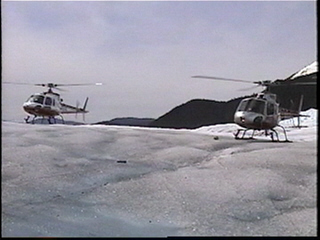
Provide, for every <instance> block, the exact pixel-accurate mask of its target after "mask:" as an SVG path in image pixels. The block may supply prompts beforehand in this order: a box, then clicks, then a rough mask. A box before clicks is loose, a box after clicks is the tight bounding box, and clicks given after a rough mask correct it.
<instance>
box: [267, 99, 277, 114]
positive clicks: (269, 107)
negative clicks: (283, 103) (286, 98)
mask: <svg viewBox="0 0 320 240" xmlns="http://www.w3.org/2000/svg"><path fill="white" fill-rule="evenodd" d="M274 113H275V105H274V103H270V102H268V104H267V115H273V114H274Z"/></svg>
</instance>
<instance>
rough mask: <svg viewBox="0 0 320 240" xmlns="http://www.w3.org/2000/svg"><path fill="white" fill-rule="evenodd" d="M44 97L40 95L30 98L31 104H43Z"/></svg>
mask: <svg viewBox="0 0 320 240" xmlns="http://www.w3.org/2000/svg"><path fill="white" fill-rule="evenodd" d="M43 100H44V97H43V96H42V95H33V96H31V97H30V101H31V102H35V103H40V104H43Z"/></svg>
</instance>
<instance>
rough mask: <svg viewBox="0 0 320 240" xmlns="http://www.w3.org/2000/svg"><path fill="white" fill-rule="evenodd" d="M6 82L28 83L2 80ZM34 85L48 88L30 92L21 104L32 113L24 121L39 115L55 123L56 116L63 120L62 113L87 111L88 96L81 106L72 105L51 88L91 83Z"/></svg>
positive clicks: (50, 122)
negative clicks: (38, 91) (44, 90)
mask: <svg viewBox="0 0 320 240" xmlns="http://www.w3.org/2000/svg"><path fill="white" fill-rule="evenodd" d="M4 83H6V84H19V85H29V84H27V83H12V82H4ZM32 85H35V86H41V87H47V88H48V90H47V91H46V92H42V93H34V94H32V95H31V96H30V97H29V98H28V99H27V100H26V101H25V102H24V103H23V105H22V107H23V109H24V111H25V112H27V113H28V114H30V115H33V119H32V120H31V121H30V115H28V116H27V117H26V118H25V119H24V120H25V122H26V123H32V124H33V123H35V120H36V119H37V118H39V117H42V121H43V119H45V118H47V120H48V122H49V124H52V123H56V117H60V118H61V120H62V122H63V123H65V122H64V119H63V116H62V114H77V113H83V114H85V113H88V110H86V106H87V103H88V99H89V98H88V97H87V98H86V100H85V102H84V105H83V107H82V108H81V107H79V106H72V105H68V104H66V103H63V99H62V98H61V97H60V94H58V93H56V92H53V91H52V89H57V90H62V89H60V88H58V87H59V86H84V85H93V84H54V83H46V84H43V83H41V84H32ZM94 85H102V84H101V83H94Z"/></svg>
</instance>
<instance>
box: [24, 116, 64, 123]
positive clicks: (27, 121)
mask: <svg viewBox="0 0 320 240" xmlns="http://www.w3.org/2000/svg"><path fill="white" fill-rule="evenodd" d="M59 117H60V118H61V120H62V123H63V124H65V122H64V119H63V117H62V115H59ZM37 118H40V116H37V115H35V116H34V117H33V119H32V120H31V121H29V119H30V116H27V117H25V118H24V120H25V122H26V123H31V124H34V123H35V120H36V119H37ZM44 119H45V116H42V119H41V123H43V120H44ZM47 120H48V123H49V124H53V123H57V119H56V118H55V117H54V116H49V117H48V118H47Z"/></svg>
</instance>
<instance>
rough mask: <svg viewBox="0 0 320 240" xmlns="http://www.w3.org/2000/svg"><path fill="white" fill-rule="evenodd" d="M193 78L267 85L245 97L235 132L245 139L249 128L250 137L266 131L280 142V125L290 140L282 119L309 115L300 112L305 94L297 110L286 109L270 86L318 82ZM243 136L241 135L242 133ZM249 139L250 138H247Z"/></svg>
mask: <svg viewBox="0 0 320 240" xmlns="http://www.w3.org/2000/svg"><path fill="white" fill-rule="evenodd" d="M192 77H193V78H204V79H214V80H225V81H234V82H244V83H251V84H252V83H254V84H258V85H260V86H264V87H266V89H265V90H264V91H262V92H261V93H259V94H257V95H256V96H254V97H249V98H245V99H243V100H242V101H241V102H240V103H239V105H238V107H237V109H236V111H235V113H234V122H235V123H236V124H237V125H239V126H240V127H242V128H241V129H238V130H237V132H236V133H235V134H234V136H235V139H245V134H246V132H247V131H248V130H252V135H251V137H249V139H253V136H254V133H255V131H264V134H265V136H270V137H271V139H272V141H277V142H279V141H280V140H279V135H278V132H277V131H276V130H275V128H276V127H280V128H281V129H282V130H283V133H284V136H285V140H284V141H285V142H288V141H289V140H288V138H287V134H286V130H285V128H284V127H283V126H281V125H280V124H279V122H280V121H281V120H282V119H285V118H291V117H298V118H299V117H302V116H304V117H308V115H302V114H300V111H301V107H302V101H303V95H301V98H300V104H299V109H298V110H296V111H293V110H289V109H284V108H280V107H279V103H277V101H276V94H273V93H271V92H270V91H269V87H271V86H273V87H275V86H279V87H280V86H289V85H315V84H316V82H297V83H289V84H288V83H286V84H284V83H280V82H279V81H275V82H272V81H269V80H266V81H256V82H250V81H246V80H240V79H230V78H220V77H211V76H192ZM241 132H242V136H241V137H240V133H241ZM247 139H248V138H247Z"/></svg>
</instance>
